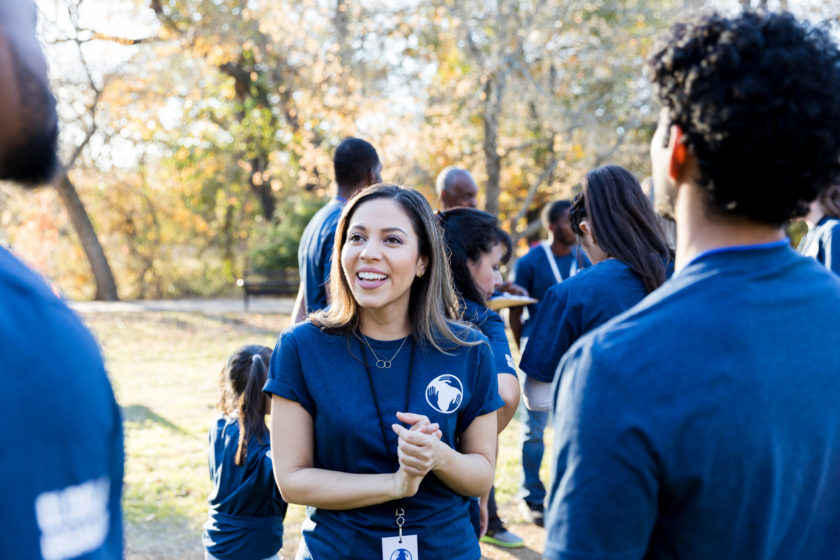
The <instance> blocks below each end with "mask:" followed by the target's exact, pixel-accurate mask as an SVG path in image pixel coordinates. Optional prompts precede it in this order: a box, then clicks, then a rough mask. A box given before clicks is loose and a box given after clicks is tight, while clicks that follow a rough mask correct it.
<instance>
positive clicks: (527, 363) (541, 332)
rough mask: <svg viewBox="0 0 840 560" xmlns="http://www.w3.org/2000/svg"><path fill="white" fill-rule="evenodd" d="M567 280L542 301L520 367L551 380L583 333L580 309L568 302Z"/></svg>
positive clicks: (526, 372)
mask: <svg viewBox="0 0 840 560" xmlns="http://www.w3.org/2000/svg"><path fill="white" fill-rule="evenodd" d="M566 282H569V281H568V280H567V281H564V282H561V283H560V284H556V285H554V286H552V287H551V288H550V289H549V290H548V292H546V294H545V297H544V298H543V301H542V303H541V304H540V307H539V310H538V311H537V316H536V317H535V318H534V324H533V327H532V328H531V337H530V338H529V339H528V344H527V345H526V346H525V351H524V352H523V354H522V360H521V361H520V363H519V369H521V370H522V371H524V372H525V374H527V375H529V376H530V377H533V378H534V379H536V380H537V381H542V382H543V383H551V382H552V381H553V380H554V374H555V372H556V371H557V364H559V363H560V358H562V357H563V354H564V353H565V352H566V350H568V349H569V347H570V346H571V345H572V344H573V343H574V342H575V340H577V339H578V337H580V335H581V326H580V323H581V314H580V312H581V309H580V306H578V305H575V304H574V303H572V302H570V301H569V299H570V298H569V289H568V286H569V284H566Z"/></svg>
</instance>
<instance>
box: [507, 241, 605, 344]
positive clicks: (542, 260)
mask: <svg viewBox="0 0 840 560" xmlns="http://www.w3.org/2000/svg"><path fill="white" fill-rule="evenodd" d="M552 257H554V262H555V263H556V264H557V272H559V273H560V277H561V278H562V280H565V279H567V278H570V277H572V276H574V275H575V274H576V273H577V272H578V270H580V269H581V268H585V267H587V266H589V265H590V264H591V263H590V262H589V259H587V258H586V255H584V254H583V252H582V251H579V250H578V248H577V247H572V252H571V253H569V254H568V255H566V256H565V257H558V256H556V255H554V254H552ZM512 281H513V282H515V283H516V284H517V285H519V286H522V287H523V288H525V289H526V290H528V295H529V296H531V297H533V298H536V299H538V300H540V301H538V302H537V303H532V304H531V305H529V306H527V311H528V313H527V316H525V317H524V320H523V322H522V335H521V338H528V337H529V336H530V335H531V331H532V329H533V326H532V324H531V323H532V322H533V320H534V318H535V317H536V316H537V310H538V309H539V306H540V305H541V302H542V299H543V297H544V296H545V294H546V292H548V290H549V288H551V287H552V286H554V285H555V284H557V278H556V277H555V276H554V271H553V270H552V268H551V265H550V264H549V262H548V255H547V254H546V252H545V249H544V248H543V246H542V243H539V244H537V245H534V246H533V247H531V249H530V250H529V251H528V252H527V253H525V255H524V256H523V257H522V258H520V259H519V260H517V261H516V265H515V266H514V269H513V279H512Z"/></svg>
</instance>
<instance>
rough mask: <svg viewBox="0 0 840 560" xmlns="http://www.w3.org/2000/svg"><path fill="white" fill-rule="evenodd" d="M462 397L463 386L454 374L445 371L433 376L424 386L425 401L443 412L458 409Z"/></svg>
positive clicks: (446, 412)
mask: <svg viewBox="0 0 840 560" xmlns="http://www.w3.org/2000/svg"><path fill="white" fill-rule="evenodd" d="M463 399H464V386H463V385H461V380H460V379H458V378H457V377H455V376H454V375H449V374H448V373H445V374H443V375H439V376H437V377H435V378H434V379H433V380H432V381H431V383H429V385H428V386H427V387H426V402H427V403H429V406H431V407H432V408H434V409H435V410H437V411H438V412H442V413H444V414H451V413H452V412H455V411H456V410H458V407H459V406H461V401H462V400H463Z"/></svg>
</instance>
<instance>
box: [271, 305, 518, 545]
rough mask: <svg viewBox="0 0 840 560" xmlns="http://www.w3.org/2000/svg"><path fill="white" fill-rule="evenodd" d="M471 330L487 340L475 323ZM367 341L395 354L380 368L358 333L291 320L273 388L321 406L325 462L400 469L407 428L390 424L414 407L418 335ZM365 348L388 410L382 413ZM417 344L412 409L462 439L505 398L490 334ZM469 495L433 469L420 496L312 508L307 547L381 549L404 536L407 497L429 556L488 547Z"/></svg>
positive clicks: (316, 419)
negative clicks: (400, 518)
mask: <svg viewBox="0 0 840 560" xmlns="http://www.w3.org/2000/svg"><path fill="white" fill-rule="evenodd" d="M465 335H466V337H467V339H468V340H473V341H479V340H480V341H483V342H486V338H485V337H483V336H482V335H481V334H479V333H478V332H477V331H475V330H473V329H469V330H468V331H466V332H465ZM368 342H369V343H370V345H371V346H372V347H373V350H374V351H375V353H376V355H377V356H378V357H379V358H380V359H391V360H392V362H393V366H392V367H391V368H390V369H379V368H377V367H376V365H375V362H376V359H377V358H376V357H375V356H374V354H373V353H372V352H371V351H370V350H369V349H368V348H367V347H366V346H364V345H363V344H362V343H361V342H360V340H359V339H357V338H356V337H352V336H351V337H348V336H342V335H335V334H327V333H325V332H322V331H321V330H319V329H318V328H317V327H316V326H314V325H313V324H312V323H311V322H308V321H307V322H304V323H301V324H299V325H296V326H294V327H291V328H290V329H287V330H286V331H284V332H283V333H282V334H281V335H280V338H279V339H278V341H277V346H276V347H275V349H274V353H273V354H272V356H271V363H270V365H269V379H268V381H267V382H266V384H265V391H266V392H267V393H269V394H274V395H278V396H280V397H283V398H286V399H289V400H292V401H295V402H298V403H300V405H301V406H302V407H303V408H304V409H306V411H307V412H309V414H310V415H311V416H312V419H313V423H314V425H313V428H314V433H315V438H314V446H315V449H314V467H316V468H321V469H329V470H335V471H342V472H348V473H393V472H396V470H397V468H398V466H399V463H398V459H397V439H398V438H397V435H396V434H395V433H394V432H393V431H392V430H391V428H390V426H391V424H393V423H395V422H397V417H396V412H397V411H405V409H406V401H405V398H406V393H407V391H408V389H409V387H408V371H409V361H410V356H411V355H412V348H413V347H414V346H415V343H414V342H413V341H412V340H411V339H409V340H408V341H406V343H405V346H404V347H403V348H402V349H401V350H399V347H400V344H401V343H402V341H401V340H395V341H377V340H373V339H368ZM362 351H364V352H365V355H366V357H367V360H368V364H369V366H370V373H371V378H370V379H371V380H372V383H373V386H374V388H375V390H376V398H377V399H378V401H379V404H380V407H381V410H382V414H383V415H384V418H380V417H379V416H378V414H377V410H376V406H375V403H374V398H373V395H372V394H371V386H370V381H369V379H368V374H367V372H366V370H365V366H364V363H363V361H362V354H361V352H362ZM414 352H415V354H416V355H415V357H414V367H413V371H412V382H411V386H410V398H409V404H408V407H407V408H408V412H414V413H418V414H425V415H426V416H428V417H429V419H430V420H431V421H432V422H437V423H439V424H440V429H441V431H442V432H443V437H442V441H443V442H445V443H446V444H447V445H449V446H450V447H452V448H454V449H458V438H459V436H460V435H461V434H462V433H463V432H464V430H466V429H467V427H468V426H469V425H470V424H471V423H472V421H473V420H474V419H475V418H477V417H478V416H481V415H484V414H488V413H491V412H494V411H495V410H497V409H499V408H501V407H502V405H503V404H504V403H503V402H502V399H501V398H500V397H499V391H498V385H497V382H496V372H495V371H494V370H493V368H494V365H493V356H492V355H491V352H490V347H489V346H488V345H487V344H486V343H485V344H478V345H476V346H464V347H457V348H454V349H453V350H451V352H450V354H449V355H446V354H442V353H441V352H439V351H437V350H435V349H434V348H432V347H430V346H429V347H426V346H422V345H417V347H416V348H415V349H414ZM395 354H396V355H395ZM392 356H393V357H392ZM348 418H352V419H353V420H352V422H348V421H347V419H348ZM380 422H382V423H383V424H384V428H383V427H382V425H381V424H380ZM383 429H384V430H385V436H386V437H387V440H388V441H387V447H386V445H385V442H384V441H383V436H382V431H383ZM469 501H470V499H469V498H467V497H466V496H462V495H460V494H457V493H455V492H454V491H453V490H451V489H450V488H449V487H448V486H446V485H445V484H443V483H442V482H441V481H440V480H439V479H438V478H437V477H436V476H435V475H434V473H429V474H428V475H427V476H426V477H425V479H424V480H423V482H422V483H421V484H420V489H419V490H418V492H417V494H416V495H414V496H413V497H411V498H406V499H403V500H399V501H396V502H393V501H392V502H386V503H383V504H379V505H374V506H369V507H362V508H356V509H351V510H344V511H334V510H327V509H322V508H309V510H308V511H307V519H306V521H305V522H304V523H303V526H302V532H303V539H302V541H301V548H300V550H299V551H298V554H299V555H302V557H303V558H316V559H322V558H346V557H348V555H350V556H352V557H354V558H379V557H381V555H382V538H383V537H394V536H397V527H396V525H395V516H394V511H395V509H396V507H402V508H404V509H405V525H404V527H403V533H404V534H409V535H412V534H413V535H417V540H418V547H419V552H420V555H421V557H424V558H453V559H464V560H466V559H469V560H476V559H477V558H479V557H480V555H481V552H480V549H479V546H478V540H477V538H476V536H475V531H474V529H473V526H472V524H471V523H470V517H469V512H468V503H469ZM351 543H352V554H349V552H348V548H347V547H348V546H349V545H350V544H351Z"/></svg>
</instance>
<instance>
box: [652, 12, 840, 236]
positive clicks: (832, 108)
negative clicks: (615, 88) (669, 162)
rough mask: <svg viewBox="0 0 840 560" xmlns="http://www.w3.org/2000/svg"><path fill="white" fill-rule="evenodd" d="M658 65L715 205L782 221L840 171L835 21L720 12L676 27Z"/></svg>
mask: <svg viewBox="0 0 840 560" xmlns="http://www.w3.org/2000/svg"><path fill="white" fill-rule="evenodd" d="M648 70H649V73H650V76H651V79H652V81H653V83H654V87H655V92H656V96H657V97H658V99H659V101H660V102H661V103H662V106H663V107H665V108H666V110H667V112H668V118H669V119H670V122H671V123H672V124H676V125H678V126H679V127H680V128H681V129H682V131H683V133H684V135H683V139H684V140H683V141H684V142H685V144H686V145H687V147H688V148H689V149H690V150H691V151H692V153H693V154H694V156H695V157H696V158H697V162H698V166H699V171H700V175H701V177H699V178H698V185H699V186H700V187H701V188H703V189H705V191H706V193H707V195H708V198H707V201H708V202H709V208H710V209H713V210H717V211H719V212H721V213H723V214H725V215H733V216H741V217H745V218H749V219H751V220H755V221H759V222H763V223H768V224H781V223H783V222H785V221H786V220H788V219H790V218H792V217H794V216H796V215H798V214H800V213H801V211H802V207H803V205H804V204H807V202H809V201H811V200H814V199H815V198H816V196H817V194H818V193H819V191H820V190H822V189H823V188H825V187H827V186H828V185H830V184H832V183H834V182H836V181H837V179H838V177H840V51H838V48H837V45H836V44H835V42H834V40H833V39H832V38H831V36H830V33H829V30H828V28H827V27H826V26H813V25H810V24H808V23H806V22H800V21H798V20H797V19H796V18H795V17H794V16H792V15H791V14H790V13H787V12H780V13H764V12H752V11H746V12H743V13H741V14H740V15H739V16H737V17H734V18H725V17H723V16H721V15H719V14H717V13H715V14H711V15H707V16H705V17H703V18H702V19H700V20H699V21H698V22H696V23H694V24H681V25H677V26H675V27H674V28H673V29H672V33H671V35H670V37H669V38H668V40H667V43H666V44H665V45H664V46H662V47H660V48H658V49H656V50H655V52H654V53H653V55H652V56H651V57H650V59H649V60H648Z"/></svg>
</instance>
